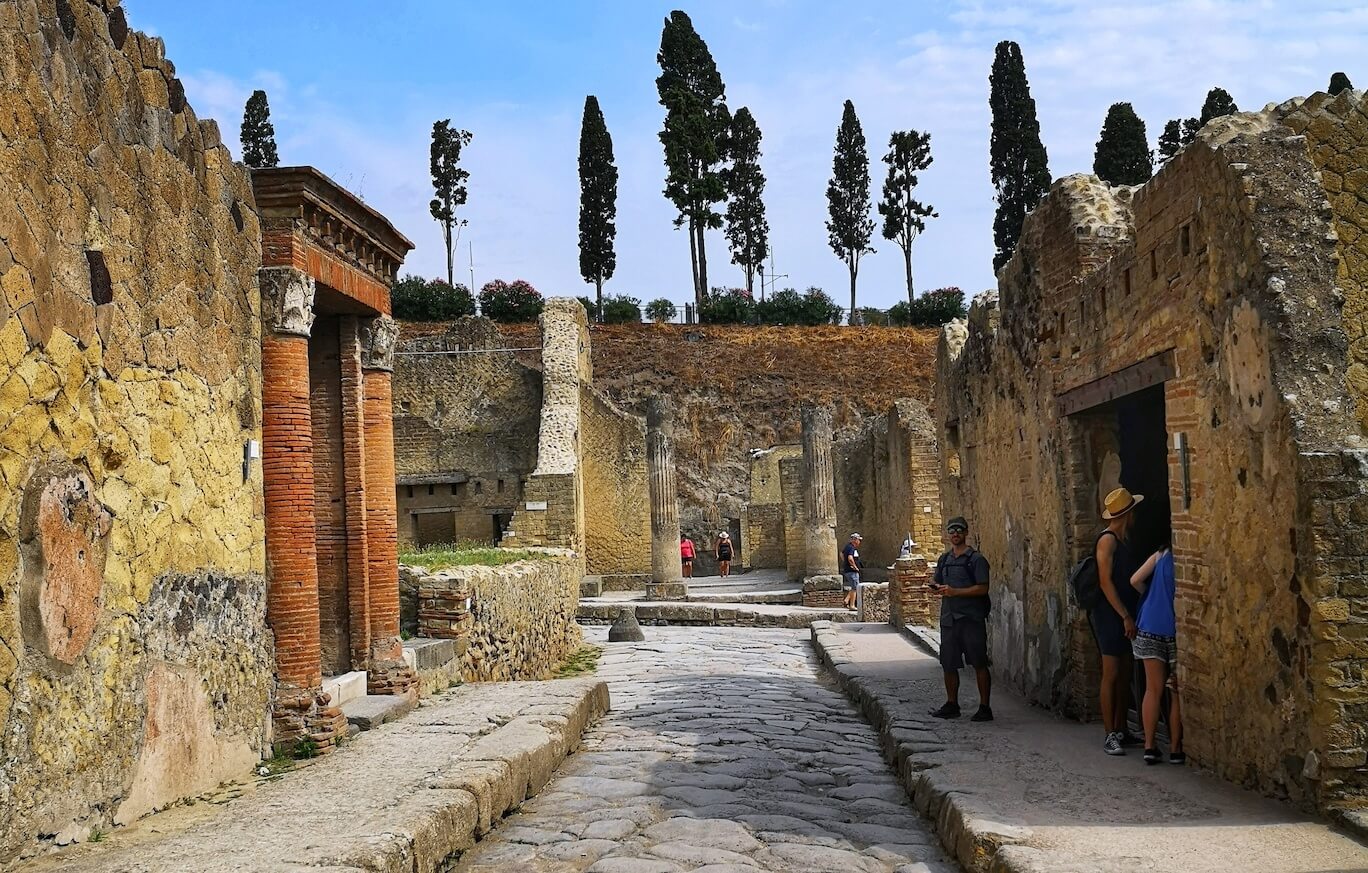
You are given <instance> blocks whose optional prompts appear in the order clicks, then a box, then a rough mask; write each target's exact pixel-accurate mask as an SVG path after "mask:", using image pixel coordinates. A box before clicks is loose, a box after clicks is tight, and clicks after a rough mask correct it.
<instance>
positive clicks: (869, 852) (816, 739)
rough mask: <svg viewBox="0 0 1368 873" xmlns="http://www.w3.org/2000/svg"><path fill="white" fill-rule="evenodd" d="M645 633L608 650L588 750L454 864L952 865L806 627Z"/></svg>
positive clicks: (609, 871)
mask: <svg viewBox="0 0 1368 873" xmlns="http://www.w3.org/2000/svg"><path fill="white" fill-rule="evenodd" d="M646 632H647V634H648V641H647V642H645V643H634V644H633V643H615V644H612V645H608V646H607V647H606V649H605V651H604V656H603V660H602V662H601V665H600V668H599V677H600V678H602V679H604V680H606V681H607V682H608V683H609V687H610V690H611V695H612V711H611V712H609V713H608V714H607V715H606V716H604V717H603V718H602V719H601V720H599V722H598V723H597V724H595V725H594V726H593V727H591V728H590V729H589V731H588V732H587V733H586V734H585V741H584V745H583V747H582V750H581V751H580V752H579V753H577V754H575V755H573V756H571V757H570V758H569V759H568V760H567V761H566V762H565V764H564V766H563V767H562V768H561V770H560V771H559V772H558V774H557V776H556V778H555V779H554V780H553V781H552V782H551V784H550V785H548V786H547V788H546V789H545V790H544V791H543V792H542V793H541V794H539V795H538V796H537V797H535V798H534V799H532V800H530V801H528V802H527V803H526V804H524V805H523V808H522V811H521V812H520V813H518V814H515V815H513V816H511V817H509V818H508V819H506V820H505V821H504V823H503V825H502V826H500V827H499V828H498V829H497V830H495V831H494V832H493V833H491V834H490V835H489V836H487V837H486V838H485V839H484V840H483V841H482V842H481V843H480V844H479V845H478V846H477V847H476V848H475V849H474V850H472V851H471V852H469V853H467V854H466V855H465V856H463V858H462V859H461V862H460V863H459V865H458V866H457V868H456V869H457V870H459V871H469V873H475V871H494V870H501V871H503V870H512V869H523V870H535V871H557V873H560V871H565V873H572V871H573V873H579V871H589V873H674V871H699V873H731V871H754V870H756V869H761V870H775V871H812V873H818V871H836V870H839V871H869V873H875V871H878V873H888V871H898V873H913V871H949V870H954V869H956V867H955V866H954V865H953V864H952V863H951V862H949V861H947V859H946V856H945V855H944V854H943V853H942V852H941V850H940V848H939V846H938V844H937V842H936V838H935V837H934V836H933V835H932V834H931V832H930V830H929V828H928V827H927V826H926V825H925V823H923V821H922V820H921V819H920V818H918V816H917V814H916V813H915V811H913V810H912V809H911V808H910V807H909V806H908V805H907V803H906V799H905V795H904V793H903V791H902V789H901V788H900V787H899V786H898V784H897V782H896V781H895V780H894V778H893V775H892V773H891V772H890V771H889V769H888V767H887V766H886V765H885V763H884V761H883V759H882V758H881V757H880V755H879V752H878V749H877V739H876V736H875V733H874V731H873V730H871V729H870V728H869V727H868V726H867V725H866V724H865V722H864V721H863V720H861V718H860V717H859V716H858V715H857V714H856V713H855V712H854V710H853V709H852V708H851V707H850V706H849V704H848V703H847V702H846V700H845V698H844V697H843V696H841V694H840V693H839V692H838V691H835V690H833V689H832V688H831V687H829V686H828V684H827V683H825V682H823V681H821V680H820V679H819V678H818V675H817V672H816V668H815V666H814V661H813V658H812V654H811V651H810V649H809V648H808V645H807V643H806V642H805V639H804V637H805V636H806V634H805V633H803V632H793V631H777V630H775V631H771V630H754V629H720V628H701V629H700V628H658V627H657V628H651V627H648V628H646ZM591 635H592V639H593V640H594V641H595V642H601V641H602V640H603V639H604V638H605V637H606V629H602V628H599V629H594V630H593V631H591Z"/></svg>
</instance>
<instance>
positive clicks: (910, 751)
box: [811, 621, 1094, 873]
mask: <svg viewBox="0 0 1368 873" xmlns="http://www.w3.org/2000/svg"><path fill="white" fill-rule="evenodd" d="M811 632H812V645H813V648H814V649H816V650H817V657H818V659H819V660H820V661H821V662H822V663H823V664H826V665H828V666H830V667H831V668H832V673H834V675H835V678H836V680H837V683H838V684H839V685H840V687H841V690H842V691H843V692H845V695H846V697H848V698H850V701H851V702H852V703H854V704H855V706H856V708H857V709H859V710H860V712H861V713H862V714H863V715H864V717H865V719H866V720H867V721H868V722H869V723H870V725H872V726H873V727H874V729H875V730H876V731H878V733H879V738H880V741H881V744H882V746H883V751H884V755H885V756H886V757H887V758H888V760H889V762H890V763H891V764H892V765H893V771H894V772H895V773H896V774H897V777H898V781H899V782H901V783H902V785H903V788H904V789H905V790H906V791H907V796H908V798H909V799H910V800H911V801H912V805H913V806H914V807H915V808H916V809H917V811H918V812H920V813H921V814H922V815H923V816H925V817H926V818H928V819H930V820H931V821H932V822H933V823H934V825H935V830H936V835H937V836H938V837H940V841H941V844H942V845H944V847H945V849H946V851H947V852H949V853H950V854H951V855H953V856H954V857H955V859H956V860H958V861H959V862H960V864H962V865H963V866H964V868H965V869H966V870H969V871H970V873H1043V871H1045V870H1046V869H1047V868H1046V867H1045V866H1043V865H1042V863H1041V857H1040V853H1039V852H1038V851H1037V850H1035V849H1032V848H1030V847H1029V846H1024V845H1020V844H1021V843H1024V842H1025V841H1027V840H1029V839H1030V837H1031V830H1030V828H1025V827H1019V826H1016V825H1008V824H1004V823H1001V822H997V821H994V820H993V818H992V812H991V811H990V810H988V809H985V808H983V807H981V806H979V805H978V804H977V803H976V802H975V800H974V798H972V797H970V796H969V795H967V794H964V793H963V790H962V789H963V786H957V785H954V784H952V783H950V782H949V781H948V780H946V779H944V778H942V777H941V775H940V773H939V772H938V768H937V765H936V764H935V763H933V762H931V761H928V760H925V759H923V758H922V757H921V753H922V752H924V751H926V749H925V747H924V743H922V742H921V741H920V740H918V739H916V738H913V737H911V736H909V732H908V731H907V730H906V729H905V728H904V729H899V728H898V727H896V726H895V724H894V719H893V718H892V716H891V715H890V713H889V712H888V710H887V709H886V707H885V706H884V703H883V701H881V700H880V699H879V697H878V695H877V694H876V693H875V692H874V691H872V690H871V689H870V688H869V687H868V685H867V684H866V683H865V682H864V680H862V679H861V678H860V677H858V676H852V675H850V673H849V672H848V670H846V669H843V668H844V667H847V666H848V665H849V664H851V663H852V661H853V659H852V657H851V656H850V650H849V646H848V645H847V643H846V642H845V641H844V640H843V639H841V636H840V634H839V633H838V632H837V631H836V630H835V628H834V627H833V625H832V624H831V623H830V622H821V621H819V622H814V623H813V624H812V631H811ZM903 633H904V634H907V635H909V636H912V637H913V639H914V641H915V642H916V643H917V644H918V645H919V646H921V647H922V648H926V649H928V650H930V645H931V643H930V641H929V640H926V639H923V638H921V637H918V636H916V635H915V631H914V630H913V629H912V628H907V629H903ZM1048 869H1051V870H1054V871H1056V873H1059V868H1058V867H1057V866H1052V867H1049V868H1048ZM1093 869H1094V868H1093V867H1091V866H1079V867H1070V871H1071V873H1088V871H1091V870H1093Z"/></svg>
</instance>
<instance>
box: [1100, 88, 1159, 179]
mask: <svg viewBox="0 0 1368 873" xmlns="http://www.w3.org/2000/svg"><path fill="white" fill-rule="evenodd" d="M1093 172H1094V173H1096V174H1097V177H1098V178H1099V179H1101V180H1102V181H1104V182H1110V183H1112V184H1113V185H1140V184H1143V183H1144V182H1146V181H1148V180H1149V177H1150V176H1153V175H1154V162H1153V159H1152V158H1151V157H1150V150H1149V139H1148V138H1147V137H1146V136H1145V122H1143V121H1141V120H1140V117H1139V116H1138V115H1136V114H1135V110H1134V109H1133V108H1131V105H1130V104H1129V103H1113V104H1112V105H1111V108H1110V109H1108V110H1107V118H1106V120H1105V121H1104V122H1102V135H1101V136H1100V137H1098V140H1097V151H1096V153H1095V154H1094V156H1093Z"/></svg>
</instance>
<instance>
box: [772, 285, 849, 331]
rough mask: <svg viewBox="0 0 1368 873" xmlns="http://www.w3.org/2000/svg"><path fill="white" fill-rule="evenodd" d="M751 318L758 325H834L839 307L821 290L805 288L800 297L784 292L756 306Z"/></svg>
mask: <svg viewBox="0 0 1368 873" xmlns="http://www.w3.org/2000/svg"><path fill="white" fill-rule="evenodd" d="M755 318H756V320H757V321H759V322H760V323H761V324H800V325H808V326H812V325H819V324H838V323H839V322H840V320H841V307H839V306H837V305H836V301H834V300H832V299H831V297H830V296H829V295H828V294H827V293H826V292H825V291H823V290H822V289H821V288H816V287H813V288H809V289H807V290H806V291H804V292H803V293H802V294H799V293H798V292H797V291H795V290H794V289H792V288H785V289H784V290H782V291H779V292H776V293H774V294H771V295H770V297H769V299H768V300H763V301H761V302H760V303H757V304H756V305H755Z"/></svg>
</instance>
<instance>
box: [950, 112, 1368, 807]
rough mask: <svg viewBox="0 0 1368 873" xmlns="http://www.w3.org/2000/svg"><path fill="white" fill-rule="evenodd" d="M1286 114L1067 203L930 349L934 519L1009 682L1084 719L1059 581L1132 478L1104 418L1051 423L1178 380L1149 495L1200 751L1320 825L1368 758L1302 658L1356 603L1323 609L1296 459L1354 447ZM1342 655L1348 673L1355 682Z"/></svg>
mask: <svg viewBox="0 0 1368 873" xmlns="http://www.w3.org/2000/svg"><path fill="white" fill-rule="evenodd" d="M1281 116H1282V113H1276V112H1275V113H1263V114H1248V115H1240V116H1235V117H1232V118H1228V119H1223V120H1219V121H1217V122H1213V123H1212V124H1211V125H1208V126H1207V128H1206V129H1205V130H1204V132H1203V134H1202V136H1201V137H1200V138H1199V140H1198V142H1196V143H1195V144H1193V145H1192V146H1190V147H1188V148H1187V149H1185V150H1184V152H1183V153H1182V154H1180V155H1179V156H1178V157H1177V158H1175V159H1174V160H1172V161H1170V163H1169V164H1168V165H1167V166H1165V168H1164V169H1163V170H1162V171H1161V172H1160V173H1159V174H1158V175H1157V176H1156V177H1155V179H1154V180H1152V181H1151V182H1150V183H1148V184H1147V185H1145V186H1144V187H1143V188H1140V189H1138V190H1136V189H1127V188H1109V187H1108V186H1107V185H1105V184H1103V183H1099V182H1098V181H1097V180H1096V179H1093V178H1091V177H1069V178H1066V179H1064V180H1061V181H1060V182H1058V183H1056V185H1055V187H1054V188H1053V189H1052V191H1051V193H1050V195H1049V196H1048V197H1047V198H1046V200H1044V201H1043V202H1042V203H1041V205H1040V206H1039V207H1038V208H1037V209H1036V210H1035V212H1033V213H1032V215H1031V216H1030V218H1029V219H1028V221H1027V224H1026V228H1025V233H1024V235H1023V240H1022V243H1021V245H1020V247H1019V248H1018V251H1017V253H1016V255H1015V256H1014V257H1013V259H1012V260H1011V261H1010V262H1009V263H1008V264H1007V265H1006V266H1005V267H1004V268H1003V271H1002V272H1001V273H1000V274H999V292H998V297H997V299H985V300H982V301H979V302H978V303H976V305H975V307H974V308H973V310H972V311H971V313H970V316H969V319H968V323H967V325H958V326H953V327H952V328H950V329H947V331H946V332H945V335H944V338H943V340H942V346H941V349H940V354H939V362H938V370H939V373H938V375H939V379H938V390H937V417H938V420H939V426H940V428H941V441H942V445H943V447H944V450H943V452H942V458H943V468H942V489H943V490H942V500H943V505H944V507H945V511H946V512H947V513H950V512H961V513H963V514H964V515H966V516H968V517H969V519H970V523H971V525H972V526H973V532H972V534H971V539H972V540H973V541H974V542H975V544H976V545H978V546H979V547H980V548H981V549H982V550H983V551H984V552H985V554H986V555H987V556H988V557H989V559H990V560H991V561H993V563H994V568H995V571H996V572H995V575H994V616H993V620H992V647H993V655H994V661H995V664H996V665H997V667H998V669H999V671H1000V672H1002V673H1004V674H1006V676H1007V678H1009V679H1010V680H1011V681H1012V682H1013V684H1015V685H1017V686H1018V687H1020V688H1022V689H1023V690H1025V691H1026V692H1027V693H1028V694H1029V695H1030V696H1031V697H1032V698H1034V699H1035V700H1037V701H1039V702H1041V703H1044V704H1046V705H1052V706H1058V707H1061V708H1064V709H1066V710H1071V711H1075V712H1079V711H1087V710H1088V708H1089V706H1090V700H1089V698H1090V696H1091V694H1092V693H1093V691H1094V690H1095V688H1096V677H1095V670H1096V667H1095V666H1094V664H1095V661H1096V650H1095V648H1094V646H1093V644H1092V642H1091V639H1090V637H1089V636H1088V632H1087V630H1086V626H1085V624H1084V623H1083V620H1082V617H1081V616H1080V615H1079V614H1078V612H1077V610H1076V609H1075V608H1074V607H1073V606H1072V604H1071V603H1070V602H1069V600H1068V598H1067V595H1066V593H1065V590H1064V580H1065V576H1066V573H1067V568H1068V566H1069V565H1070V564H1071V563H1072V561H1073V560H1074V559H1076V558H1077V557H1078V556H1080V555H1082V554H1085V553H1086V552H1087V551H1088V550H1089V549H1090V548H1091V547H1092V542H1093V538H1094V537H1095V535H1096V533H1097V531H1098V530H1099V529H1100V527H1101V522H1100V520H1099V519H1098V513H1099V505H1100V495H1102V494H1104V493H1105V492H1106V490H1108V489H1109V488H1110V487H1114V485H1115V484H1116V482H1117V477H1118V474H1119V472H1120V470H1119V464H1118V463H1117V459H1116V455H1115V443H1114V440H1115V435H1114V433H1109V432H1108V430H1107V427H1105V426H1103V425H1102V423H1101V419H1100V417H1099V416H1097V415H1096V414H1095V413H1094V412H1091V411H1089V410H1087V409H1083V408H1080V409H1078V410H1077V411H1075V412H1074V414H1072V415H1065V414H1064V411H1063V410H1062V409H1061V403H1062V402H1063V401H1065V400H1067V399H1068V397H1069V396H1070V395H1068V392H1070V391H1071V390H1074V389H1079V388H1084V386H1088V385H1089V384H1091V383H1094V382H1095V381H1096V380H1098V379H1100V378H1102V377H1106V376H1109V375H1111V374H1117V373H1120V372H1122V371H1124V370H1126V368H1128V367H1134V366H1135V365H1142V364H1143V365H1144V366H1145V367H1151V368H1158V369H1164V368H1168V370H1169V373H1168V376H1167V378H1166V379H1165V380H1164V381H1163V386H1164V387H1163V394H1164V401H1165V407H1166V426H1167V439H1168V464H1169V471H1170V472H1169V484H1170V489H1169V493H1168V494H1156V495H1149V498H1150V499H1151V500H1167V501H1168V503H1169V508H1170V512H1171V515H1172V522H1173V545H1174V550H1175V557H1176V559H1177V564H1178V568H1179V571H1178V572H1179V580H1178V589H1179V590H1178V606H1177V608H1178V613H1179V652H1180V653H1179V678H1180V682H1181V684H1182V685H1183V687H1184V697H1185V703H1184V707H1185V709H1184V718H1185V722H1186V723H1187V727H1186V730H1185V734H1186V743H1187V747H1188V751H1189V752H1190V754H1191V755H1192V757H1193V758H1194V759H1195V760H1196V761H1197V762H1198V763H1200V764H1201V765H1202V766H1205V767H1208V768H1211V769H1214V770H1215V771H1217V772H1218V773H1220V774H1221V775H1223V776H1226V777H1227V778H1230V779H1233V780H1235V781H1238V782H1241V783H1244V784H1246V785H1250V786H1253V787H1257V788H1259V789H1262V790H1264V791H1267V792H1270V793H1274V794H1278V795H1282V796H1289V797H1292V798H1294V799H1300V800H1304V801H1310V800H1315V799H1319V800H1320V801H1321V802H1323V803H1324V802H1328V801H1330V800H1333V799H1334V797H1336V796H1339V797H1343V796H1345V794H1346V791H1345V785H1346V784H1347V783H1348V782H1349V781H1350V780H1348V779H1346V778H1345V777H1344V775H1343V774H1344V771H1345V769H1349V770H1352V766H1354V765H1352V763H1351V762H1357V766H1360V767H1361V765H1362V763H1363V758H1364V752H1363V743H1364V739H1365V738H1364V737H1363V736H1362V729H1361V728H1359V729H1357V731H1355V729H1352V728H1345V727H1344V726H1343V721H1342V719H1341V720H1340V721H1339V722H1337V727H1335V728H1334V729H1333V730H1331V732H1330V733H1331V736H1329V737H1327V736H1326V735H1325V727H1324V725H1325V724H1326V719H1327V717H1328V718H1330V719H1331V720H1334V719H1335V718H1336V717H1337V716H1335V715H1334V714H1330V715H1329V716H1327V715H1324V714H1322V713H1321V711H1320V709H1321V705H1319V704H1318V705H1316V706H1313V700H1314V699H1315V698H1317V697H1319V696H1322V695H1324V694H1326V692H1327V691H1332V690H1334V688H1333V687H1328V686H1333V684H1334V683H1333V677H1332V676H1328V674H1330V673H1331V672H1332V671H1331V670H1329V669H1327V668H1328V666H1329V665H1326V664H1321V663H1318V662H1317V661H1318V654H1317V649H1316V648H1315V647H1314V643H1315V641H1316V639H1317V638H1320V637H1323V636H1324V635H1325V634H1326V633H1327V614H1329V613H1331V612H1333V613H1334V614H1343V617H1345V618H1348V613H1350V612H1351V611H1352V604H1353V601H1350V600H1348V599H1345V598H1342V597H1341V598H1334V597H1333V596H1327V595H1328V592H1325V591H1323V590H1317V588H1318V586H1317V584H1316V581H1315V580H1316V579H1317V577H1318V575H1319V570H1318V566H1319V562H1318V560H1317V552H1318V550H1319V549H1324V547H1325V544H1326V542H1327V541H1326V539H1325V537H1324V535H1323V534H1322V533H1321V532H1320V531H1312V530H1311V529H1310V528H1309V526H1308V524H1307V521H1308V515H1309V514H1307V513H1305V512H1304V510H1305V508H1306V507H1307V506H1308V503H1309V502H1310V499H1309V498H1310V495H1311V494H1312V493H1314V492H1316V491H1317V489H1318V486H1315V485H1313V484H1312V483H1310V482H1308V481H1307V480H1306V479H1305V478H1304V477H1305V476H1306V474H1307V472H1308V469H1307V464H1306V462H1305V455H1304V453H1305V452H1306V451H1307V450H1308V449H1312V448H1324V447H1325V445H1326V444H1327V443H1329V444H1331V445H1337V444H1339V443H1340V442H1341V441H1343V440H1346V439H1351V438H1352V439H1354V440H1356V439H1357V437H1356V436H1354V435H1352V434H1349V433H1348V432H1347V429H1346V427H1345V425H1346V423H1348V422H1352V421H1353V419H1352V415H1353V412H1352V403H1351V402H1350V398H1349V397H1348V396H1347V392H1346V389H1345V384H1344V381H1343V375H1342V374H1343V373H1344V370H1345V367H1346V364H1347V361H1346V360H1345V352H1344V350H1345V347H1346V345H1347V344H1346V342H1345V337H1344V333H1345V331H1344V329H1343V328H1341V325H1340V320H1339V308H1340V301H1339V294H1340V292H1338V291H1337V290H1336V287H1335V285H1336V277H1335V268H1336V256H1337V252H1336V251H1335V247H1336V238H1335V234H1334V233H1333V232H1332V229H1331V227H1330V226H1329V223H1328V221H1327V219H1328V218H1329V216H1330V210H1329V209H1328V208H1327V206H1326V198H1325V191H1324V190H1323V189H1322V188H1321V185H1320V180H1319V178H1318V176H1317V174H1316V173H1315V168H1314V167H1313V166H1312V164H1311V162H1310V160H1308V156H1307V140H1305V139H1302V138H1300V137H1297V136H1294V133H1293V131H1292V130H1290V129H1289V128H1288V127H1286V126H1284V125H1283V124H1282V123H1281V121H1280V118H1281ZM1356 123H1359V124H1360V126H1359V129H1360V130H1362V129H1363V127H1362V126H1361V123H1360V122H1356ZM1342 127H1346V128H1347V127H1348V125H1342ZM1348 324H1349V320H1348V319H1347V318H1346V321H1345V327H1347V326H1348ZM1350 333H1351V335H1353V333H1355V331H1350ZM1145 362H1148V363H1145ZM1142 369H1143V367H1142ZM1132 372H1133V371H1132ZM1337 373H1338V374H1340V376H1339V378H1336V374H1337ZM1085 390H1086V389H1085ZM1072 396H1075V397H1076V396H1078V395H1072ZM1100 399H1105V398H1100ZM1178 433H1182V434H1183V435H1184V438H1185V439H1186V440H1187V444H1188V446H1189V449H1188V456H1187V458H1186V462H1187V468H1188V472H1189V478H1188V479H1187V487H1186V488H1185V487H1184V479H1183V467H1184V464H1183V461H1184V459H1183V458H1182V457H1180V455H1179V453H1178V452H1177V450H1176V449H1175V447H1174V435H1175V434H1178ZM1341 487H1342V484H1341ZM1345 496H1346V498H1350V497H1352V495H1345ZM1326 512H1327V513H1328V508H1327V510H1326ZM1346 512H1347V507H1346ZM1320 557H1321V558H1322V559H1326V558H1329V557H1330V556H1329V555H1328V554H1326V553H1324V552H1321V554H1320ZM1360 578H1361V577H1360ZM1335 600H1339V601H1341V602H1342V603H1343V604H1344V606H1343V607H1341V606H1340V604H1339V603H1335V602H1334V601H1335ZM1339 654H1340V655H1341V656H1342V660H1341V661H1340V664H1341V665H1342V666H1340V667H1338V668H1337V669H1338V675H1343V670H1345V669H1361V668H1355V667H1354V666H1353V664H1355V663H1360V664H1361V663H1362V661H1361V660H1359V661H1357V662H1355V661H1353V659H1352V657H1350V656H1353V652H1352V651H1345V650H1341V651H1340V652H1339ZM1362 654H1363V653H1362V652H1361V651H1360V652H1358V654H1357V656H1356V657H1359V658H1361V657H1362ZM1327 678H1329V679H1330V681H1327ZM1360 724H1361V722H1360ZM1332 750H1336V751H1338V752H1339V753H1341V754H1335V753H1334V752H1333V751H1332ZM1327 755H1330V757H1331V758H1333V760H1334V762H1335V763H1336V764H1337V765H1338V766H1339V767H1340V768H1341V769H1340V772H1338V773H1335V772H1329V768H1327V766H1326V761H1327ZM1346 763H1350V764H1351V765H1350V766H1349V767H1347V768H1346V767H1345V765H1346ZM1350 793H1352V792H1350Z"/></svg>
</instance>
